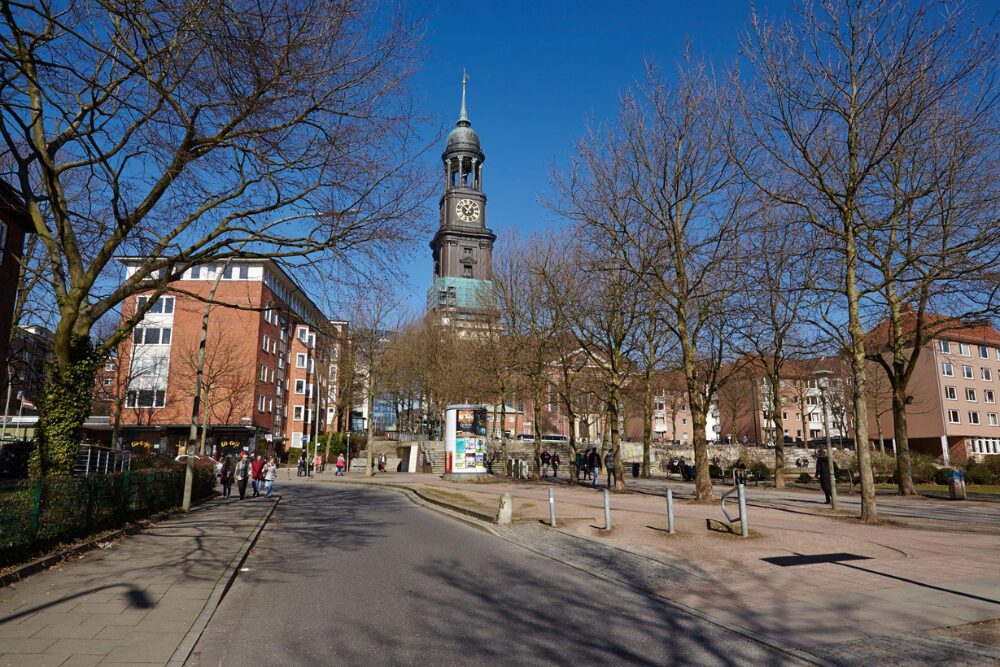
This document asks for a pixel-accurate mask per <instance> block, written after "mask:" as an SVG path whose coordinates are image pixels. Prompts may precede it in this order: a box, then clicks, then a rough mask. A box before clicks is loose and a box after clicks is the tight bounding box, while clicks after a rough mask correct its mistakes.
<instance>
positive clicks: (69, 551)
mask: <svg viewBox="0 0 1000 667" xmlns="http://www.w3.org/2000/svg"><path fill="white" fill-rule="evenodd" d="M217 495H218V492H213V493H212V494H210V495H207V496H205V497H204V498H201V499H199V500H198V501H196V503H195V504H196V505H201V504H203V503H205V502H207V501H209V500H211V499H212V498H215V497H216V496H217ZM180 511H181V510H180V509H175V510H166V511H164V512H158V513H156V514H153V515H152V516H147V517H146V518H144V519H140V520H138V521H136V522H135V523H133V524H131V525H129V526H126V527H124V528H115V529H114V530H109V531H107V532H105V533H101V534H99V535H97V536H96V537H93V538H91V539H89V540H87V541H86V542H81V543H80V544H77V545H75V546H72V547H68V548H66V549H63V550H61V551H57V552H55V553H52V554H49V555H48V556H42V557H41V558H38V559H35V560H33V561H29V562H27V563H25V564H24V565H21V566H18V567H15V568H14V569H12V570H8V571H7V572H4V573H3V574H0V588H4V587H6V586H10V585H11V584H15V583H17V582H19V581H23V580H24V579H26V578H27V577H30V576H31V575H33V574H38V573H39V572H41V571H42V570H45V569H48V568H49V567H51V566H53V565H55V564H57V563H59V562H61V561H63V560H64V559H66V558H69V557H70V556H75V555H77V554H82V553H87V552H88V551H93V550H94V549H97V548H98V546H97V545H98V544H99V543H101V542H107V541H109V540H117V539H118V538H120V537H125V536H126V535H135V534H136V533H141V532H142V531H143V530H145V529H146V528H148V527H149V526H150V525H151V524H154V523H156V522H157V521H163V520H164V519H169V518H170V517H172V516H174V515H175V514H177V513H178V512H180Z"/></svg>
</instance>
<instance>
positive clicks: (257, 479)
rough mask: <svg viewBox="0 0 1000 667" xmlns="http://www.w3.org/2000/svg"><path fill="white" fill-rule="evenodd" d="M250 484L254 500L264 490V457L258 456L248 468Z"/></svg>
mask: <svg viewBox="0 0 1000 667" xmlns="http://www.w3.org/2000/svg"><path fill="white" fill-rule="evenodd" d="M250 484H251V485H252V486H253V497H254V498H256V497H257V496H259V495H260V492H261V489H263V488H264V457H263V456H261V455H260V454H258V455H257V458H256V459H255V460H254V462H253V465H251V466H250Z"/></svg>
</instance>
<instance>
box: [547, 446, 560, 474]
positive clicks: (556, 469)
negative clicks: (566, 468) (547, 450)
mask: <svg viewBox="0 0 1000 667" xmlns="http://www.w3.org/2000/svg"><path fill="white" fill-rule="evenodd" d="M549 462H550V463H551V464H552V477H553V478H556V477H559V464H560V463H562V461H560V460H559V452H553V453H552V458H551V459H550V460H549Z"/></svg>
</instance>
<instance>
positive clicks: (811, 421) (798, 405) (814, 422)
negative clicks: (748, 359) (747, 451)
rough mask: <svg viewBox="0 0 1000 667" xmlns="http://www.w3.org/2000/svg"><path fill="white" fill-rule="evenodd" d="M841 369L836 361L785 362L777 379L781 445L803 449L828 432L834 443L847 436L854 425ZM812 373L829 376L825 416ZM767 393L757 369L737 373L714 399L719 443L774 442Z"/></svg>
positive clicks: (747, 367) (752, 366) (748, 366)
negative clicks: (824, 372)
mask: <svg viewBox="0 0 1000 667" xmlns="http://www.w3.org/2000/svg"><path fill="white" fill-rule="evenodd" d="M844 370H845V369H844V364H843V360H842V359H840V358H837V357H817V358H813V359H803V360H795V361H787V362H785V364H784V365H783V368H782V375H781V379H780V392H781V406H782V409H781V426H782V435H781V437H782V438H783V440H784V442H785V443H787V444H799V445H802V444H804V443H806V442H808V441H809V440H814V441H815V440H817V439H823V438H825V436H826V432H827V431H829V433H830V437H831V438H834V439H836V440H837V441H840V440H841V439H843V438H850V437H851V433H852V432H853V430H854V420H853V418H852V412H853V411H852V408H851V393H850V385H849V383H848V382H847V380H846V374H845V372H844ZM816 371H826V372H827V373H829V376H828V377H829V388H828V389H827V390H826V410H825V411H824V408H823V400H822V398H823V397H822V394H821V392H820V390H819V385H818V383H817V379H816V376H815V375H814V373H815V372H816ZM771 391H772V390H771V387H770V386H769V384H768V382H767V378H766V377H765V374H764V372H763V371H762V369H761V368H760V367H759V365H756V364H754V363H748V364H746V365H744V366H742V367H741V368H740V369H739V370H737V371H735V375H734V376H733V377H731V378H729V379H728V380H727V382H726V383H725V384H724V385H723V387H722V388H721V389H720V390H719V394H718V397H717V405H718V410H719V415H718V419H719V426H720V436H721V437H720V439H721V440H723V441H725V442H730V441H733V442H747V443H750V444H756V445H773V444H774V442H775V439H776V438H775V422H774V421H773V420H772V419H771V416H770V411H771V408H770V404H771Z"/></svg>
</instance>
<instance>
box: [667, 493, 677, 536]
mask: <svg viewBox="0 0 1000 667" xmlns="http://www.w3.org/2000/svg"><path fill="white" fill-rule="evenodd" d="M667 532H668V533H669V534H671V535H676V534H677V527H676V526H675V525H674V492H673V491H671V490H670V489H667Z"/></svg>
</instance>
